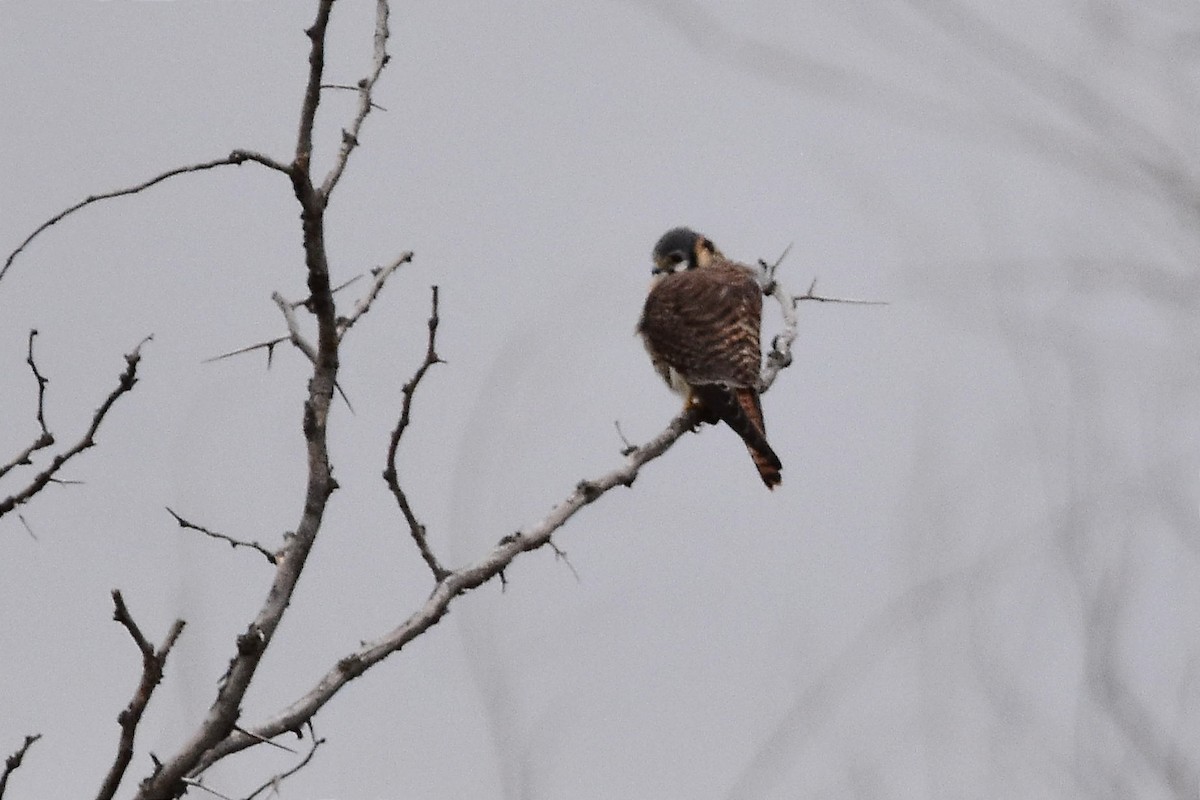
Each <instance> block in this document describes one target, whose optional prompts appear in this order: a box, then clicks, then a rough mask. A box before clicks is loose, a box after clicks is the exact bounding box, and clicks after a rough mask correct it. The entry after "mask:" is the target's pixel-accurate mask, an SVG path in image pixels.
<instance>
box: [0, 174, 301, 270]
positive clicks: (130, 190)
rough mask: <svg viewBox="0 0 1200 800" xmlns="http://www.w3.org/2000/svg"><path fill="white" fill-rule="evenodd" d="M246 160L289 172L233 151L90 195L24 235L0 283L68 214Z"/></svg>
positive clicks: (5, 268)
mask: <svg viewBox="0 0 1200 800" xmlns="http://www.w3.org/2000/svg"><path fill="white" fill-rule="evenodd" d="M247 161H254V162H257V163H259V164H262V165H263V166H265V167H269V168H271V169H273V170H276V171H278V172H282V173H284V174H285V175H286V174H288V173H289V168H288V167H287V166H285V165H284V164H281V163H279V162H278V161H276V160H274V159H273V158H271V157H270V156H266V155H263V154H262V153H256V152H253V151H251V150H234V151H233V152H232V153H230V154H229V155H227V156H225V157H224V158H216V159H213V160H212V161H203V162H201V163H199V164H188V165H187V166H183V167H175V168H174V169H169V170H167V171H166V172H162V173H159V174H158V175H155V176H154V177H153V178H150V179H149V180H146V181H142V182H141V183H139V184H136V185H134V186H129V187H126V188H124V189H116V190H114V191H111V192H104V193H103V194H93V195H89V196H88V197H85V198H84V199H83V200H80V201H79V202H78V203H76V204H75V205H73V206H70V207H69V208H66V209H63V210H62V211H60V212H59V213H57V214H55V215H54V216H53V217H51V218H50V219H48V220H46V221H45V222H43V223H42V224H41V225H39V226H37V227H36V228H35V229H34V230H33V233H31V234H29V235H28V236H26V237H25V241H23V242H21V244H19V245H17V249H16V250H13V251H12V252H11V253H9V254H8V258H6V259H5V260H4V266H3V267H0V280H2V279H3V278H4V275H5V273H7V272H8V268H9V267H11V266H12V264H13V261H15V260H16V258H17V256H18V255H20V254H21V252H22V251H23V250H24V249H25V248H26V247H28V246H29V243H30V242H32V241H33V240H34V239H36V238H37V237H38V236H39V235H40V234H41V233H43V232H44V231H45V230H46V229H47V228H50V227H51V226H53V225H57V224H58V223H59V222H61V221H62V220H63V219H64V218H66V217H68V216H70V215H71V214H74V213H75V212H76V211H79V210H80V209H82V208H85V207H87V206H90V205H91V204H92V203H98V202H100V201H101V200H111V199H113V198H114V197H125V196H126V195H131V194H137V193H138V192H141V191H143V190H145V189H149V188H150V187H151V186H154V185H155V184H158V183H162V182H163V181H165V180H167V179H168V178H174V177H175V176H176V175H183V174H184V173H187V172H203V171H205V170H210V169H214V168H216V167H224V166H228V165H230V164H232V165H235V166H237V165H240V164H244V163H245V162H247Z"/></svg>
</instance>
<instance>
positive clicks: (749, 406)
mask: <svg viewBox="0 0 1200 800" xmlns="http://www.w3.org/2000/svg"><path fill="white" fill-rule="evenodd" d="M692 391H693V393H694V394H695V396H696V399H697V400H699V401H700V405H701V406H702V408H703V410H704V411H706V412H708V414H706V415H705V417H707V419H705V421H709V419H711V417H716V418H718V419H720V420H722V421H724V422H725V424H726V425H728V426H729V427H731V428H733V430H734V432H735V433H737V435H738V436H740V437H742V441H743V442H745V443H746V449H747V450H749V451H750V458H752V459H754V466H755V467H757V468H758V474H759V477H761V478H762V482H763V483H764V484H766V486H767V488H768V489H774V488H775V487H776V486H778V485H779V484H780V482H781V481H782V480H783V477H782V476H781V475H780V470H782V469H783V464H782V462H780V460H779V456H777V455H775V451H774V450H772V449H771V445H769V444H767V431H766V425H765V424H764V422H763V413H762V402H761V401H760V400H759V398H758V392H756V391H755V390H754V389H747V388H738V389H734V388H731V387H729V386H725V385H723V384H715V383H710V384H701V385H699V386H693V387H692ZM705 417H702V418H705Z"/></svg>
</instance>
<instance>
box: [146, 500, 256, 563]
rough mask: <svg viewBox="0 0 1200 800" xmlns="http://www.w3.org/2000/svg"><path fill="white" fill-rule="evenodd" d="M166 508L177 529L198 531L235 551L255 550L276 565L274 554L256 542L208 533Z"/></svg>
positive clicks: (206, 529) (212, 532)
mask: <svg viewBox="0 0 1200 800" xmlns="http://www.w3.org/2000/svg"><path fill="white" fill-rule="evenodd" d="M166 508H167V513H168V514H170V515H171V516H172V517H174V518H175V521H176V522H178V523H179V527H181V528H190V529H191V530H194V531H199V532H200V533H203V534H204V535H205V536H210V537H212V538H213V539H219V540H220V541H223V542H229V546H230V547H232V548H234V549H235V550H236V549H237V548H239V547H248V548H250V549H251V550H257V551H258V552H260V553H262V555H263V557H264V558H266V559H267V561H269V562H270V563H272V564H275V563H278V562H277V560H276V558H275V554H274V553H272V552H271V551H270V550H268V549H267V548H265V547H263V546H262V545H261V544H259V543H258V542H243V541H241V540H240V539H234V538H233V537H232V536H226V535H225V534H223V533H217V532H216V531H210V530H209V529H208V528H205V527H204V526H203V525H197V524H195V523H193V522H188V521H187V520H186V519H184V518H183V517H181V516H179V515H178V514H176V513H175V512H174V511H172V510H171V508H170V507H169V506H167V507H166Z"/></svg>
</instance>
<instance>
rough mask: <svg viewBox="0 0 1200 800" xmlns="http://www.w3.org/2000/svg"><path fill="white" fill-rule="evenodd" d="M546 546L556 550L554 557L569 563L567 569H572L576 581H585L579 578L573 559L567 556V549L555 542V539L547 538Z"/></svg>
mask: <svg viewBox="0 0 1200 800" xmlns="http://www.w3.org/2000/svg"><path fill="white" fill-rule="evenodd" d="M546 546H547V547H549V548H550V549H551V550H553V551H554V557H555V558H556V559H558V560H559V561H561V562H563V563H564V564H566V565H567V569H569V570H571V574H572V575H574V576H575V582H576V583H583V581H582V580H580V579H579V573H578V572H577V571H576V570H575V565H574V564H572V563H571V559H569V558H567V551H566V550H563V549H562V548H561V547H559V546H558V545H557V544H555V543H554V540H553V539H547V540H546Z"/></svg>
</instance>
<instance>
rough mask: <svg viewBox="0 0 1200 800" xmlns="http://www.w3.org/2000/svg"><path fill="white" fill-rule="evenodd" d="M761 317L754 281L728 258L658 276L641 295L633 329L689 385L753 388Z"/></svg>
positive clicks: (758, 364) (759, 359)
mask: <svg viewBox="0 0 1200 800" xmlns="http://www.w3.org/2000/svg"><path fill="white" fill-rule="evenodd" d="M761 320H762V291H761V289H760V288H759V285H758V282H757V281H756V280H755V279H754V276H753V275H752V274H751V273H750V272H749V270H748V269H746V268H744V267H740V266H738V265H735V264H732V263H730V264H724V265H715V266H711V267H707V268H704V269H694V270H688V271H686V272H677V273H675V274H673V275H668V276H667V277H665V278H663V279H662V280H661V281H659V282H658V284H657V285H655V287H654V288H653V289H651V291H650V294H649V296H648V297H647V298H646V306H645V309H644V311H643V313H642V320H641V323H640V325H639V330H640V331H641V333H642V335H643V336H644V337H645V338H646V342H647V344H648V345H649V346H650V348H651V349H652V351H653V352H654V353H655V354H656V355H657V356H658V358H660V359H661V360H662V361H664V362H666V363H667V364H668V365H670V366H671V367H673V368H674V369H675V370H676V371H677V372H678V373H679V374H680V375H681V376H682V377H683V378H684V380H686V381H687V382H688V383H690V384H693V385H695V384H706V383H719V384H724V385H726V386H730V387H757V386H758V381H759V369H760V367H761V366H762V353H761V351H760V349H759V326H760V324H761Z"/></svg>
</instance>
